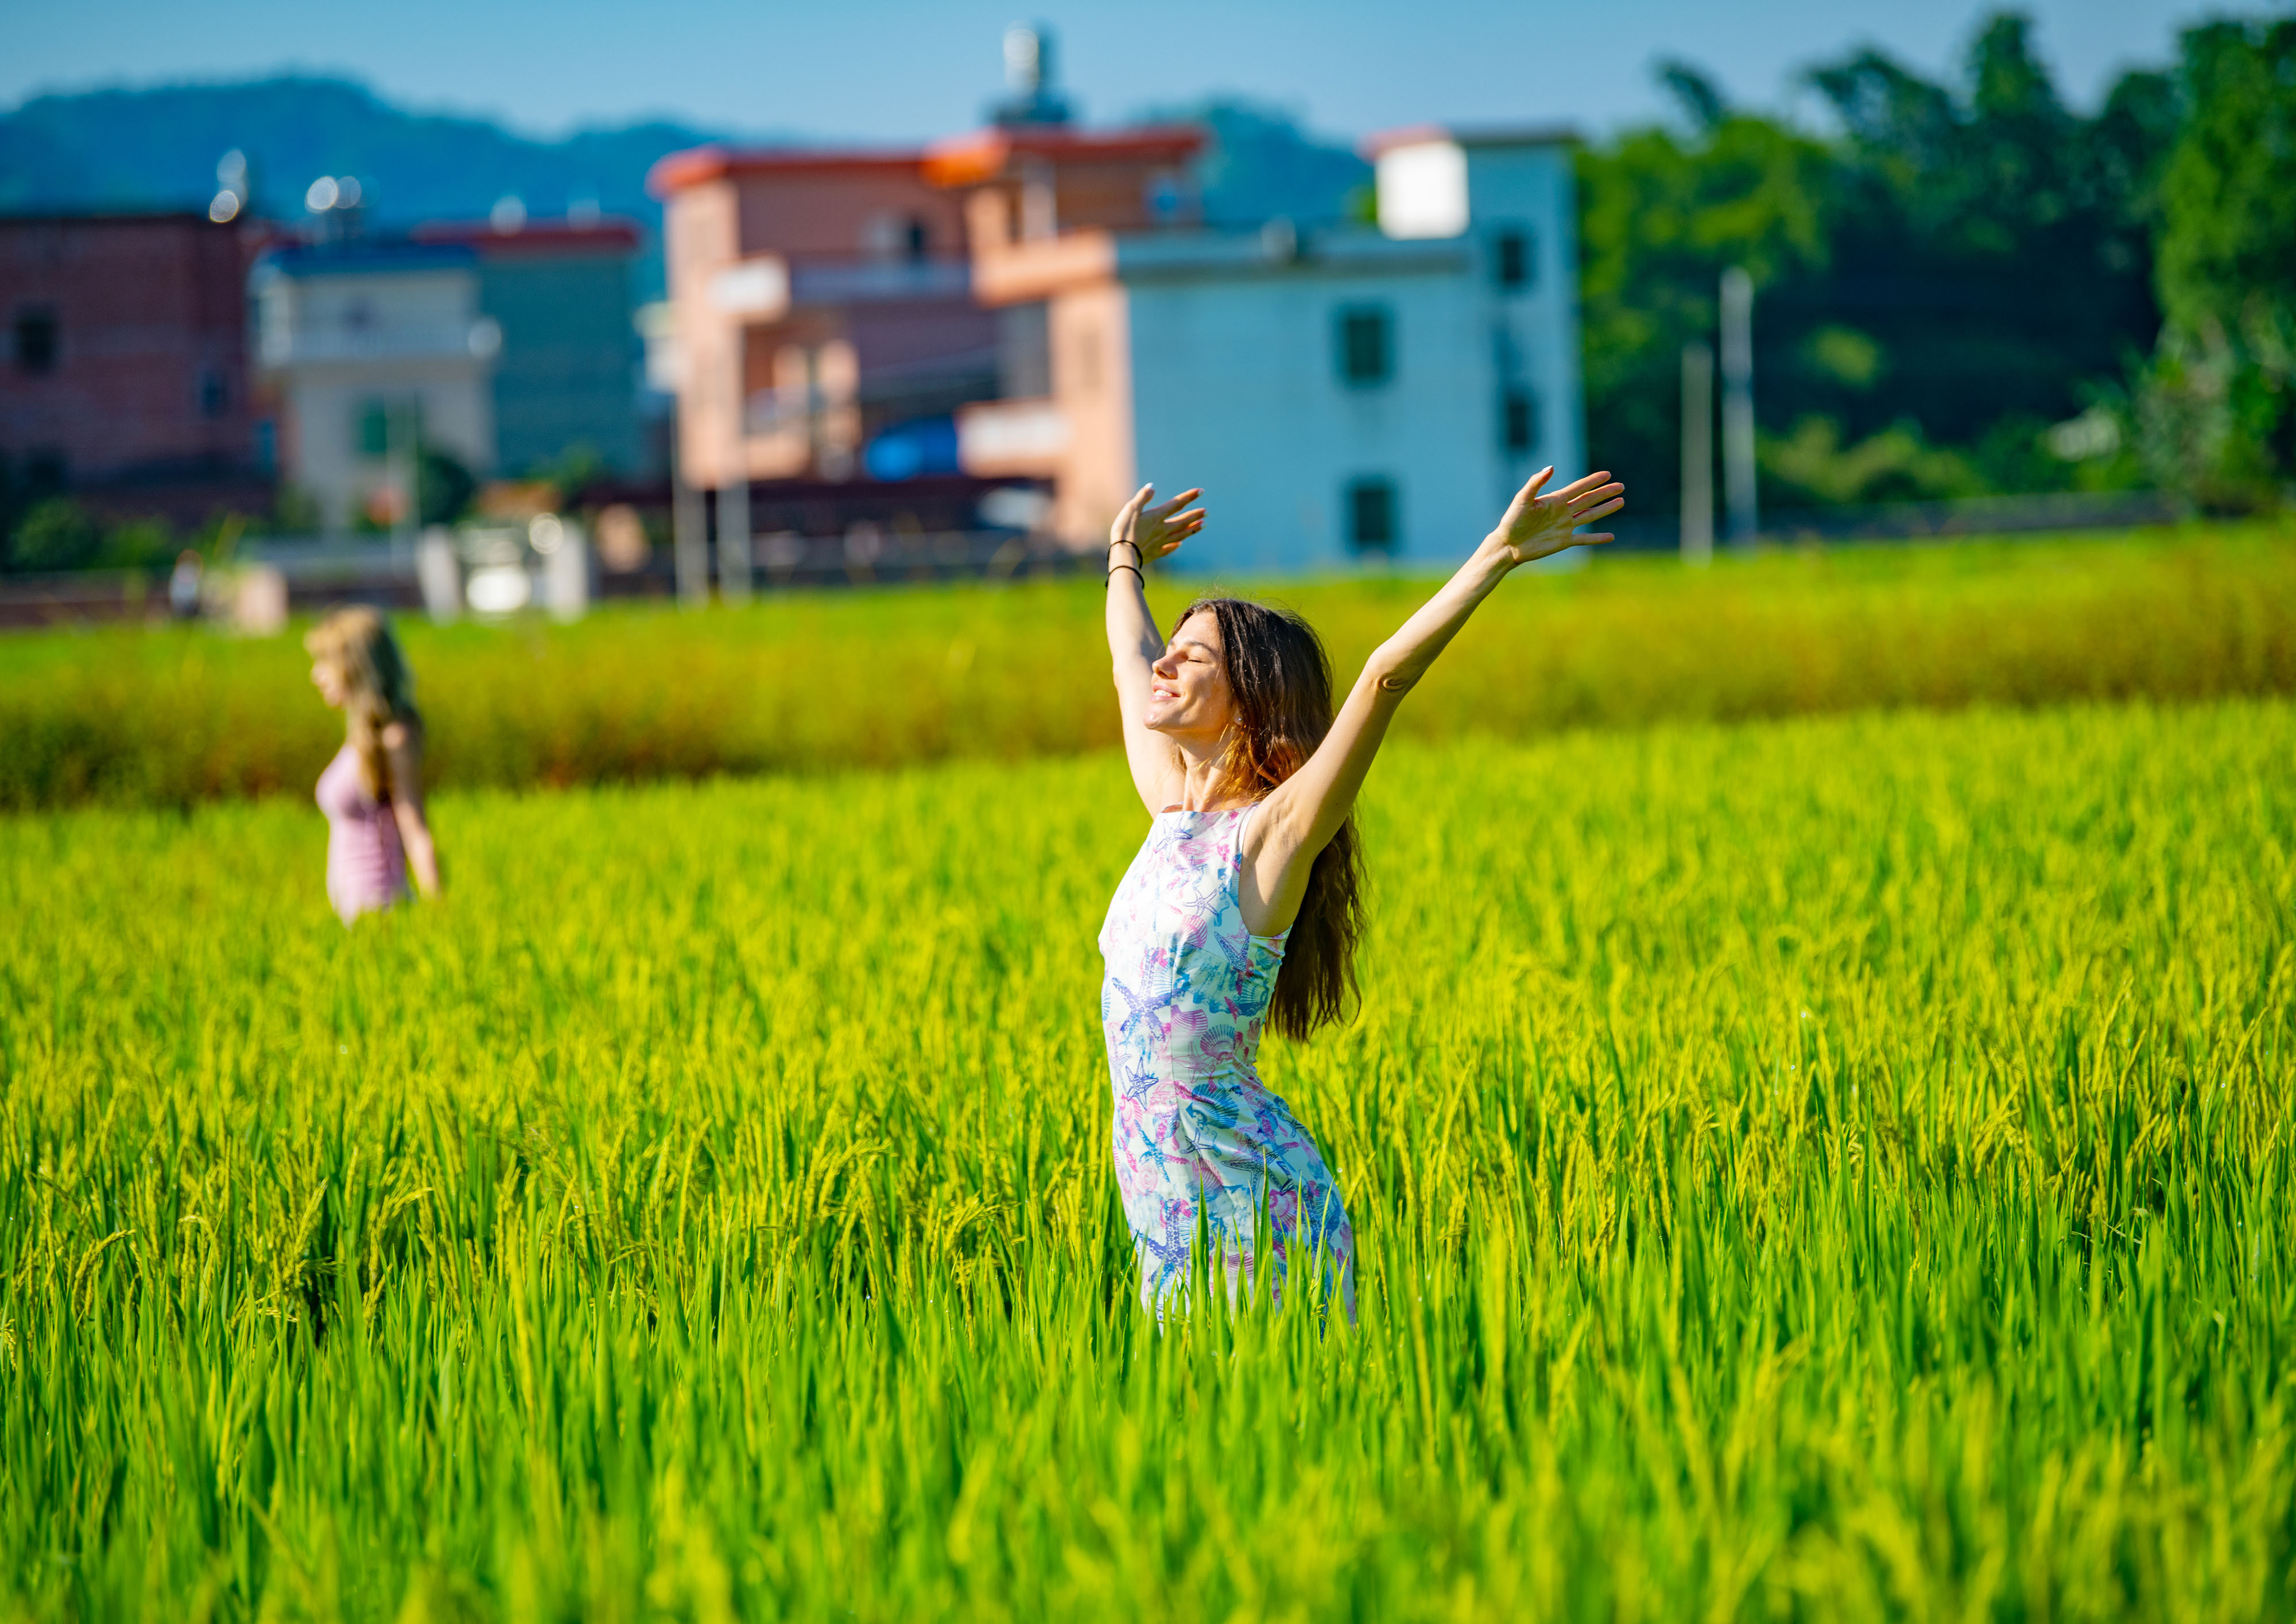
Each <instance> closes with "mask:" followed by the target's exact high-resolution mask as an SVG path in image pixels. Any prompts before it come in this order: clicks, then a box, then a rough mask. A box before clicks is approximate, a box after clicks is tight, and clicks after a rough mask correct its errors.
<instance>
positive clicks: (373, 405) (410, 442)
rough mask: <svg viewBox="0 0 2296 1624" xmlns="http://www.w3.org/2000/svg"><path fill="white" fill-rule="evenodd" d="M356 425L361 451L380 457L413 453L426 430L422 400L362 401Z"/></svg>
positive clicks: (376, 399) (361, 452)
mask: <svg viewBox="0 0 2296 1624" xmlns="http://www.w3.org/2000/svg"><path fill="white" fill-rule="evenodd" d="M355 427H356V428H357V438H358V451H359V455H361V456H363V457H374V458H378V459H380V458H383V457H391V456H402V455H411V454H412V453H414V443H415V441H416V440H417V439H419V438H420V437H422V402H421V401H420V400H383V399H381V398H380V397H378V398H374V399H371V400H366V401H362V402H361V403H360V404H359V409H358V420H357V424H356V425H355Z"/></svg>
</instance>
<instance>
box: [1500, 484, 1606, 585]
mask: <svg viewBox="0 0 2296 1624" xmlns="http://www.w3.org/2000/svg"><path fill="white" fill-rule="evenodd" d="M1552 478H1554V467H1553V465H1551V464H1550V465H1549V466H1547V467H1546V468H1543V469H1539V470H1538V472H1537V473H1535V474H1533V475H1532V476H1531V477H1530V479H1529V483H1528V484H1526V485H1525V486H1523V487H1522V489H1521V490H1519V491H1517V492H1516V493H1515V494H1514V500H1513V502H1509V503H1508V504H1507V510H1506V515H1505V518H1501V519H1500V520H1499V522H1498V527H1497V529H1495V530H1493V531H1492V532H1491V533H1490V535H1488V536H1486V537H1484V538H1483V546H1484V547H1485V548H1486V549H1487V550H1490V551H1497V553H1499V554H1500V555H1501V556H1502V557H1504V558H1505V561H1506V564H1507V567H1509V568H1513V567H1515V566H1516V565H1520V564H1528V563H1529V562H1530V561H1531V560H1532V559H1543V558H1546V556H1547V555H1548V554H1550V553H1556V552H1560V551H1562V550H1563V549H1564V548H1565V547H1576V546H1579V544H1580V543H1600V542H1607V541H1610V540H1611V539H1612V538H1611V535H1609V533H1608V532H1604V533H1603V534H1602V535H1576V534H1574V532H1576V531H1577V530H1578V528H1579V526H1581V525H1587V524H1592V523H1594V521H1595V520H1596V519H1598V518H1607V517H1608V516H1609V515H1611V514H1612V513H1615V512H1617V511H1618V510H1620V508H1623V507H1625V506H1626V505H1627V502H1626V490H1627V487H1626V486H1623V485H1620V483H1619V482H1618V481H1617V480H1615V479H1612V478H1611V476H1610V475H1609V474H1607V473H1600V474H1589V475H1587V477H1585V478H1584V479H1574V480H1572V481H1571V482H1570V484H1569V485H1566V486H1563V487H1562V489H1561V490H1559V491H1547V490H1546V489H1545V486H1546V482H1547V481H1548V480H1549V479H1552Z"/></svg>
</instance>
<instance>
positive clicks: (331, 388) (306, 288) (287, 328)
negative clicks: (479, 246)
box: [256, 264, 496, 529]
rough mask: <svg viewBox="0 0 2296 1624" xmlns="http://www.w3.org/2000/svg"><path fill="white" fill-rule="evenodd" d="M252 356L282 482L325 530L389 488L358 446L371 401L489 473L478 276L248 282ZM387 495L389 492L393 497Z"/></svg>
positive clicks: (487, 351)
mask: <svg viewBox="0 0 2296 1624" xmlns="http://www.w3.org/2000/svg"><path fill="white" fill-rule="evenodd" d="M256 287H257V298H258V306H257V323H258V353H259V355H260V356H261V358H262V360H263V361H264V363H265V364H266V368H267V369H268V371H269V376H270V377H271V379H273V380H274V382H275V387H276V388H277V390H278V393H279V396H280V400H281V412H280V418H281V425H280V426H281V436H280V439H281V446H280V450H281V454H282V461H283V469H282V472H283V475H284V477H286V478H287V479H288V480H290V481H291V483H293V484H294V485H296V486H299V487H300V488H301V489H302V490H304V491H306V492H307V493H308V494H310V495H311V496H313V497H315V498H316V500H317V501H318V502H319V505H320V508H321V510H322V512H323V513H324V518H325V523H326V524H327V526H328V527H329V528H331V529H335V528H341V527H344V526H348V525H350V524H351V523H353V522H354V520H355V519H356V518H357V516H358V514H359V512H360V510H362V508H363V507H364V505H365V502H366V501H367V499H368V498H369V497H370V496H371V495H372V494H374V493H375V492H376V491H377V490H379V489H381V488H383V487H384V486H389V485H391V484H392V482H393V479H394V474H393V470H392V469H391V468H390V467H389V465H388V463H387V462H386V461H385V460H384V459H382V458H380V457H376V456H373V455H370V454H369V453H367V452H366V451H365V449H364V448H363V446H362V445H361V437H360V420H361V418H362V416H363V414H364V412H365V408H366V406H367V404H368V403H370V402H373V401H383V402H388V403H405V402H409V401H412V402H417V403H419V404H420V411H421V419H422V442H423V444H424V445H428V446H430V447H432V448H434V449H437V450H439V451H443V452H445V453H447V454H448V455H450V456H452V457H454V458H455V460H456V461H460V462H462V463H463V465H464V466H465V467H467V468H468V469H471V472H473V473H475V474H478V475H480V476H482V477H483V476H486V475H488V474H491V473H493V472H494V471H495V467H496V442H495V428H494V406H493V398H492V394H491V391H490V388H489V378H490V375H491V372H492V370H493V364H494V360H493V352H492V349H491V347H489V346H488V344H487V343H485V342H483V341H480V342H478V343H476V344H475V345H474V342H473V340H474V336H475V335H474V331H473V330H474V327H475V326H476V324H477V323H478V320H479V302H478V274H477V272H476V270H475V268H474V267H473V266H471V265H468V264H462V265H424V266H421V267H417V266H414V265H409V266H407V267H406V268H403V269H386V268H376V269H372V270H348V269H346V270H337V269H333V268H332V267H330V268H324V269H320V270H317V271H316V272H314V273H310V274H304V275H292V274H282V273H278V272H276V271H274V270H269V269H259V270H258V273H257V276H256ZM394 488H395V486H394Z"/></svg>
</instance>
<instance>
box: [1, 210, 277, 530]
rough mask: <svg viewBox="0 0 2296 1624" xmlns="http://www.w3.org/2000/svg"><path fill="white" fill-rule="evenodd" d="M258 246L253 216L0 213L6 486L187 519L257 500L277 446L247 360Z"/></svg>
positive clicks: (18, 492)
mask: <svg viewBox="0 0 2296 1624" xmlns="http://www.w3.org/2000/svg"><path fill="white" fill-rule="evenodd" d="M253 246H254V240H253V237H252V235H251V234H250V233H249V232H247V231H246V230H245V229H243V228H242V226H239V225H236V224H233V225H218V224H212V223H210V222H209V220H208V219H207V218H206V217H205V216H201V215H196V214H143V215H91V216H16V217H12V218H0V323H4V328H0V345H4V349H0V459H4V472H5V475H6V479H7V488H8V490H9V491H11V492H12V493H13V494H15V496H16V497H17V498H18V499H20V500H21V499H23V498H27V497H30V498H37V496H39V495H42V494H48V493H51V492H56V491H66V492H70V493H71V494H75V495H78V496H81V497H83V498H86V499H88V500H90V501H91V502H93V503H94V505H96V506H98V507H105V506H111V505H115V504H119V503H125V504H127V505H128V506H131V507H136V508H139V509H141V510H152V511H162V512H168V513H170V514H171V515H172V516H174V517H176V518H180V519H183V520H184V521H186V522H196V521H197V520H198V519H199V518H203V517H205V515H206V513H207V511H208V510H209V509H211V508H213V507H217V506H238V507H246V506H249V505H260V502H261V501H262V500H263V499H264V493H265V491H266V488H267V483H268V481H267V477H266V469H265V464H266V461H267V457H266V453H265V451H264V449H263V448H262V447H261V446H259V445H258V443H257V442H258V436H257V414H256V412H254V410H253V404H252V403H251V402H250V398H249V389H248V368H247V292H246V284H247V268H248V263H249V258H250V249H252V248H253ZM250 496H251V497H253V498H254V502H253V503H252V504H251V503H250Z"/></svg>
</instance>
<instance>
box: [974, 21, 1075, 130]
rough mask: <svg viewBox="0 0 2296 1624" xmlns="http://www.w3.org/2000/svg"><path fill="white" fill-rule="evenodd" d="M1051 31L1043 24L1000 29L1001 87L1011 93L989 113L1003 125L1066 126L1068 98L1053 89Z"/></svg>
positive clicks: (1049, 27) (1022, 24) (1017, 23)
mask: <svg viewBox="0 0 2296 1624" xmlns="http://www.w3.org/2000/svg"><path fill="white" fill-rule="evenodd" d="M1054 60H1055V59H1054V43H1053V29H1052V25H1051V24H1050V23H1046V22H1016V23H1014V24H1013V26H1012V27H1011V28H1009V29H1005V89H1006V90H1007V91H1009V92H1010V93H1011V94H1009V95H1007V96H1006V97H1005V100H1004V101H1002V102H998V103H997V104H996V106H995V107H994V108H992V109H991V110H990V116H991V117H993V118H995V119H996V122H997V123H999V124H1003V125H1015V124H1066V123H1067V122H1068V121H1069V118H1070V108H1069V102H1068V98H1067V97H1065V96H1063V95H1062V94H1061V93H1060V92H1059V91H1057V90H1055V89H1054V87H1053V81H1054V78H1055V77H1056V75H1055V72H1054Z"/></svg>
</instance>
